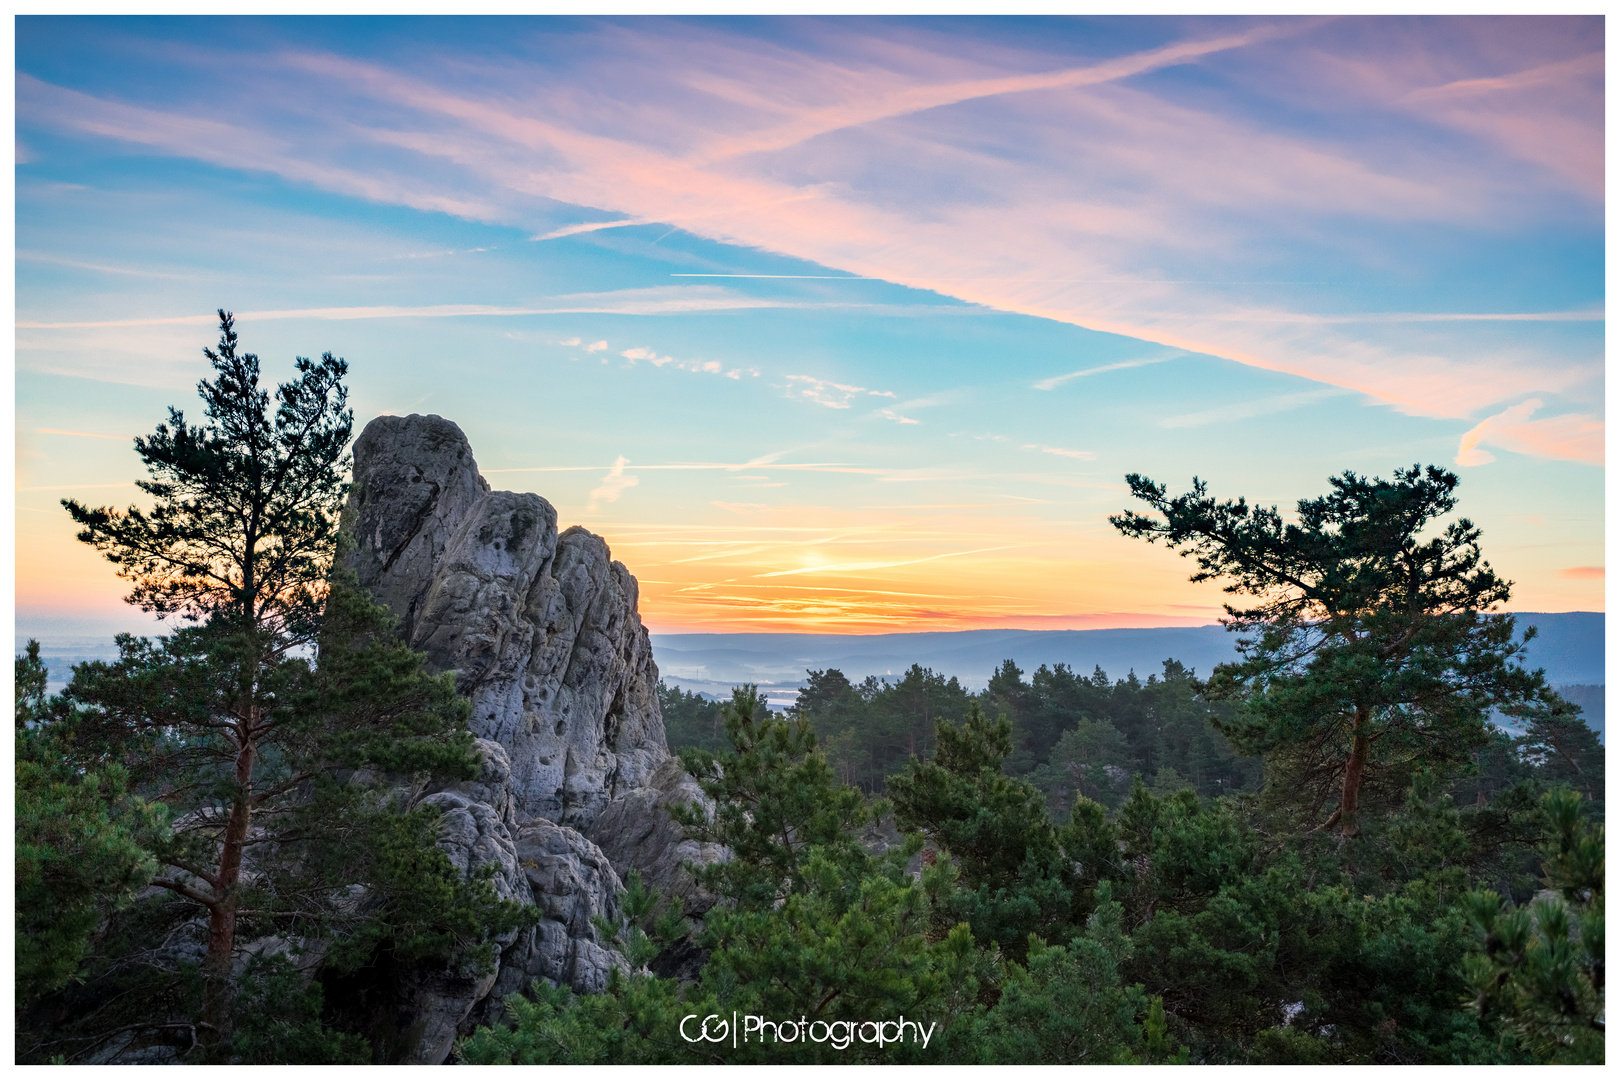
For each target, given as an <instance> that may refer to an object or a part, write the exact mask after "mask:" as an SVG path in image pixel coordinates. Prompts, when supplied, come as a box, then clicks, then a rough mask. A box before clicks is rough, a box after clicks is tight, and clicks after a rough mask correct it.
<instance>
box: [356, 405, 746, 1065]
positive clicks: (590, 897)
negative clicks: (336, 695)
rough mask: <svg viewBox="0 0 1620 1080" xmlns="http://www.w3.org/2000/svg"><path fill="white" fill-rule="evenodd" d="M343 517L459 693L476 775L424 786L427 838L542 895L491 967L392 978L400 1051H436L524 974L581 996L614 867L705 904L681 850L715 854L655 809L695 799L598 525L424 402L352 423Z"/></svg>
mask: <svg viewBox="0 0 1620 1080" xmlns="http://www.w3.org/2000/svg"><path fill="white" fill-rule="evenodd" d="M344 530H345V533H346V534H347V537H348V540H349V543H348V545H347V547H346V552H347V554H346V556H345V557H346V559H347V560H348V565H349V566H350V567H351V568H352V569H353V570H354V571H355V572H356V573H357V575H358V576H359V579H360V584H361V585H362V586H363V587H364V588H365V589H367V590H368V591H369V592H370V594H371V596H372V598H373V599H375V600H377V601H379V602H380V603H383V604H386V605H387V606H388V608H389V609H390V610H392V611H393V613H394V614H395V615H396V616H397V617H398V618H399V629H400V633H401V635H402V636H403V637H404V638H405V640H406V641H407V642H408V643H409V644H410V645H411V647H412V648H415V649H418V650H420V651H422V652H424V653H426V654H427V658H428V666H429V667H430V668H431V669H433V670H435V671H454V672H455V673H456V685H457V688H458V689H459V690H460V691H461V692H462V693H464V694H466V695H467V696H468V697H470V698H471V699H472V703H473V713H472V721H471V723H472V729H473V732H474V734H475V735H477V736H478V737H479V739H478V743H477V748H478V752H479V755H480V757H481V759H482V768H481V769H480V772H479V775H478V776H477V777H476V778H474V779H472V780H467V781H463V782H460V783H457V784H453V785H449V786H446V787H443V788H441V789H438V790H434V789H429V791H428V793H426V794H424V795H423V796H422V797H421V799H420V802H422V803H425V804H428V805H431V806H436V807H438V808H439V810H440V811H441V817H440V822H439V838H438V843H439V847H440V848H442V849H443V850H444V851H445V853H446V854H447V855H448V856H449V858H450V861H451V862H452V863H453V864H454V865H455V866H456V867H457V868H459V869H460V870H462V871H463V872H464V873H469V874H470V873H474V872H477V871H479V870H481V869H483V868H485V867H489V866H493V867H494V877H493V884H494V888H495V892H496V894H497V895H499V896H500V897H502V898H504V899H511V900H516V901H519V902H521V903H524V904H530V903H532V904H534V905H535V906H536V907H537V908H539V910H540V916H541V918H540V922H539V924H538V925H536V926H533V927H530V928H527V929H524V930H521V931H515V932H513V933H511V934H509V935H507V936H506V937H504V938H502V939H501V940H499V941H497V942H496V945H497V946H498V948H499V951H500V954H499V959H498V963H497V964H496V966H495V967H494V968H493V969H491V970H488V971H480V970H478V968H477V966H476V965H473V964H466V965H463V966H461V967H457V968H453V969H447V970H443V971H425V972H416V973H413V974H412V975H411V976H410V978H409V985H405V986H402V987H400V990H401V993H402V995H403V998H404V999H405V1000H406V1001H407V1002H408V1004H407V1005H406V1006H405V1009H404V1016H405V1017H406V1018H407V1020H408V1023H409V1031H408V1034H407V1038H406V1042H407V1044H408V1045H410V1046H411V1047H412V1048H413V1049H412V1050H411V1052H410V1054H409V1058H410V1060H412V1061H415V1062H423V1063H438V1062H442V1061H444V1060H445V1059H446V1057H447V1056H448V1055H449V1053H450V1049H451V1046H452V1045H453V1043H454V1040H455V1038H456V1037H457V1036H458V1035H466V1034H469V1033H470V1032H471V1030H472V1028H473V1027H474V1026H475V1025H477V1024H488V1023H492V1022H495V1021H496V1020H499V1019H500V1018H501V1013H502V1004H503V1000H504V999H505V998H506V997H507V995H509V994H512V993H515V992H522V991H526V990H528V988H529V985H530V983H532V982H533V981H534V980H535V979H545V980H548V981H549V982H551V983H553V984H560V985H567V986H570V987H572V988H573V989H574V990H576V991H579V992H582V993H592V992H598V991H601V990H602V989H603V988H604V987H605V986H606V985H607V982H608V978H609V975H610V974H611V973H612V971H613V970H615V969H624V968H625V967H626V966H627V965H626V961H625V959H624V957H623V956H622V955H620V954H619V953H618V952H617V951H615V950H614V949H613V947H612V942H611V941H610V940H605V939H604V938H603V936H602V931H601V929H600V928H599V925H598V924H599V923H601V924H603V925H606V926H609V927H615V928H616V927H618V926H620V924H621V923H622V921H623V913H622V912H621V910H620V907H619V891H620V890H621V889H622V888H623V884H622V875H623V874H625V873H628V872H629V871H630V870H631V869H637V870H640V871H641V873H642V875H643V877H644V879H645V880H646V881H647V882H648V884H650V885H652V886H654V887H656V888H658V889H660V890H661V891H663V892H665V893H666V894H669V895H672V896H675V897H678V898H679V899H680V901H681V903H682V905H683V906H684V908H685V911H686V914H688V915H691V916H695V917H701V916H702V915H703V913H704V912H706V911H707V910H708V909H709V907H710V906H711V905H712V904H713V902H714V901H713V899H712V898H711V897H709V896H707V895H706V894H704V893H703V892H702V891H701V890H700V889H698V887H697V884H696V881H695V880H694V879H693V878H692V875H691V874H690V872H688V871H687V870H686V869H685V868H684V865H683V864H684V863H686V862H688V861H690V862H693V863H698V864H705V863H709V862H713V861H715V860H717V859H719V858H722V857H724V854H725V852H724V849H722V848H720V847H718V846H717V845H713V844H699V843H697V842H695V841H689V840H687V839H686V838H685V835H684V833H683V832H682V830H681V828H680V827H679V826H677V825H675V823H674V822H672V821H671V820H670V819H669V814H668V807H669V806H670V805H674V804H683V803H689V802H699V803H701V802H703V800H704V796H703V794H702V792H701V791H700V790H699V789H698V787H697V785H696V784H695V783H693V782H692V780H691V778H690V777H688V776H687V775H686V774H685V773H684V772H683V771H682V770H681V768H680V765H679V763H678V762H676V761H675V760H674V759H672V758H670V756H669V751H668V749H667V748H666V746H665V742H664V722H663V717H662V716H661V715H660V713H659V709H658V694H657V685H658V669H657V667H656V666H655V665H654V664H653V659H652V648H651V646H650V644H649V643H648V640H647V632H646V630H645V629H644V628H643V627H642V625H641V618H640V616H639V615H638V614H637V611H636V599H637V596H636V579H635V578H633V577H631V576H630V573H629V571H627V570H626V569H625V568H624V565H623V564H622V563H617V562H614V561H612V558H611V556H610V555H609V552H608V548H607V544H606V543H604V542H603V541H602V539H601V538H600V537H598V536H593V535H592V534H590V533H589V532H586V531H585V530H584V529H580V528H571V529H566V530H564V531H562V532H561V533H559V532H558V530H557V512H556V511H555V510H554V509H552V507H551V505H550V504H549V503H547V502H546V501H545V500H544V499H542V498H540V497H539V496H538V495H519V494H513V493H512V492H509V491H491V490H490V488H489V485H488V484H487V483H485V482H484V480H483V479H482V478H481V477H480V476H479V475H478V466H477V463H476V462H474V460H473V456H472V450H471V448H470V447H469V446H468V445H467V439H466V436H464V435H463V434H462V432H461V429H460V428H458V427H456V425H454V424H452V423H450V422H449V421H448V420H444V419H442V418H440V417H437V416H404V417H399V416H384V417H379V418H378V419H376V420H373V421H372V422H371V423H370V424H368V425H367V426H366V430H365V431H364V433H362V434H361V436H360V438H359V440H358V441H357V442H356V443H355V447H354V487H353V491H352V494H351V495H350V498H349V507H348V512H347V513H346V515H345V521H344ZM593 841H594V842H593Z"/></svg>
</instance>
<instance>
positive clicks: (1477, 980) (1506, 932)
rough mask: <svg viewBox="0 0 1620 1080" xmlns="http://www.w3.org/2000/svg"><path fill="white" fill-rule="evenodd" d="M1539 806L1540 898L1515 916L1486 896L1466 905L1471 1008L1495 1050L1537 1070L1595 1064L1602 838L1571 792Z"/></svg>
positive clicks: (1598, 1053) (1600, 1009)
mask: <svg viewBox="0 0 1620 1080" xmlns="http://www.w3.org/2000/svg"><path fill="white" fill-rule="evenodd" d="M1542 805H1543V807H1544V809H1545V812H1546V818H1547V824H1548V831H1549V833H1550V839H1549V841H1548V843H1547V845H1546V848H1545V851H1544V855H1545V859H1546V861H1545V862H1544V863H1543V868H1544V870H1545V872H1546V877H1545V879H1544V881H1545V884H1546V885H1547V893H1545V894H1543V896H1542V897H1541V898H1539V899H1537V900H1536V901H1535V902H1534V903H1532V904H1530V905H1528V906H1524V907H1517V908H1514V907H1507V906H1504V904H1503V901H1502V898H1501V897H1500V896H1498V895H1497V894H1496V893H1495V892H1492V891H1490V890H1481V891H1478V892H1473V893H1470V894H1469V895H1468V897H1467V901H1466V910H1467V913H1468V917H1469V921H1470V922H1471V923H1472V925H1473V927H1474V929H1475V931H1476V932H1477V933H1478V935H1479V945H1478V947H1477V951H1475V952H1473V953H1471V954H1470V955H1469V957H1468V959H1467V967H1466V970H1467V974H1468V979H1469V982H1470V983H1471V984H1472V987H1473V989H1474V1000H1473V1003H1472V1005H1473V1009H1474V1010H1475V1012H1476V1013H1477V1014H1478V1015H1479V1016H1480V1017H1481V1019H1482V1020H1484V1021H1485V1022H1486V1023H1488V1024H1490V1025H1491V1026H1492V1027H1494V1028H1495V1029H1496V1030H1497V1031H1498V1032H1499V1033H1500V1034H1499V1038H1500V1039H1501V1040H1502V1042H1503V1043H1512V1044H1516V1045H1518V1046H1520V1047H1524V1048H1526V1049H1528V1050H1529V1051H1530V1052H1531V1053H1533V1054H1534V1056H1535V1058H1536V1060H1538V1061H1549V1062H1557V1063H1565V1064H1602V1063H1603V1059H1604V1050H1603V1039H1604V1021H1603V1017H1604V991H1603V965H1604V949H1603V945H1604V939H1603V878H1604V862H1605V856H1604V830H1603V826H1602V825H1595V824H1592V823H1591V822H1589V821H1587V820H1585V819H1584V817H1583V815H1582V813H1581V797H1580V796H1579V795H1578V794H1576V793H1574V792H1571V791H1568V790H1555V791H1550V792H1548V793H1547V794H1546V796H1544V798H1543V800H1542Z"/></svg>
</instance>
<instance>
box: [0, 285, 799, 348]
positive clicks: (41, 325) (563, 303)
mask: <svg viewBox="0 0 1620 1080" xmlns="http://www.w3.org/2000/svg"><path fill="white" fill-rule="evenodd" d="M785 306H793V305H791V304H786V303H783V302H779V301H772V300H767V299H760V298H756V297H749V296H743V295H740V294H737V293H733V292H730V291H729V290H726V289H721V288H718V287H715V286H704V285H689V286H682V285H667V286H656V287H654V288H650V289H620V290H617V291H615V292H605V293H573V294H569V295H565V296H558V297H553V298H552V299H551V301H550V302H549V303H546V304H541V305H535V306H532V307H509V306H502V305H496V304H423V305H399V304H378V305H375V306H371V307H322V308H289V309H283V310H276V311H239V312H237V313H236V317H237V318H238V319H239V320H243V321H247V320H253V319H265V320H270V319H332V320H344V319H452V318H471V317H480V316H481V317H500V318H511V317H517V316H525V315H680V314H686V313H689V312H697V311H732V310H746V309H750V308H771V307H785ZM218 321H219V317H218V316H217V315H215V314H212V313H210V314H207V315H169V316H159V317H156V318H143V319H102V320H96V321H86V322H39V321H31V320H19V321H18V322H17V324H16V325H17V327H18V328H19V329H25V330H67V329H83V328H87V327H96V326H163V325H197V324H213V323H217V322H218ZM607 347H608V346H607V342H605V341H598V342H594V343H593V344H591V345H588V346H586V351H587V352H600V351H601V350H603V349H606V348H607Z"/></svg>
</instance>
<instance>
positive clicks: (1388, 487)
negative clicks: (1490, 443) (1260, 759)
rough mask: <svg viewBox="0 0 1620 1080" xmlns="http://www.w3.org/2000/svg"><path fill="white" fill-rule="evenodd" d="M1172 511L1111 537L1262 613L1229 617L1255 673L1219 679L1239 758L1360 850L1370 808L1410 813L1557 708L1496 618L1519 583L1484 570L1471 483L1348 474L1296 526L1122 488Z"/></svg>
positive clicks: (1234, 504)
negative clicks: (1132, 541)
mask: <svg viewBox="0 0 1620 1080" xmlns="http://www.w3.org/2000/svg"><path fill="white" fill-rule="evenodd" d="M1126 480H1127V482H1128V483H1129V484H1130V486H1131V491H1132V493H1133V494H1134V495H1135V496H1136V497H1137V498H1139V499H1141V500H1143V501H1144V502H1146V503H1148V504H1149V505H1150V506H1151V507H1153V509H1154V510H1156V511H1158V515H1159V516H1157V517H1149V516H1145V515H1141V514H1136V513H1132V512H1130V511H1126V512H1124V513H1121V514H1118V515H1115V516H1114V517H1112V518H1110V519H1109V520H1110V521H1111V522H1112V524H1113V525H1114V526H1115V527H1116V528H1118V529H1119V530H1120V531H1121V532H1122V533H1124V534H1125V535H1127V536H1134V537H1139V538H1141V539H1144V540H1147V541H1148V542H1150V543H1153V542H1158V541H1163V542H1164V543H1165V544H1166V545H1167V546H1169V547H1171V548H1174V549H1177V550H1179V551H1180V552H1181V554H1182V555H1183V556H1189V555H1190V556H1194V557H1195V558H1196V559H1197V562H1198V567H1199V569H1198V572H1197V573H1195V574H1194V575H1193V576H1192V580H1193V581H1195V582H1198V581H1210V580H1224V581H1226V582H1227V585H1226V591H1227V592H1228V593H1233V594H1242V595H1246V596H1248V597H1250V598H1252V600H1253V606H1251V607H1246V608H1242V609H1240V608H1237V607H1234V606H1232V605H1231V604H1228V605H1226V611H1227V614H1228V616H1229V619H1228V625H1229V627H1230V628H1231V629H1234V630H1236V631H1239V632H1243V633H1245V634H1247V635H1248V636H1246V637H1244V638H1243V639H1241V641H1240V644H1239V650H1240V652H1241V653H1242V656H1243V659H1242V660H1241V661H1239V662H1238V663H1234V664H1224V665H1221V666H1220V667H1218V668H1217V669H1216V670H1215V672H1214V674H1213V676H1212V678H1211V680H1210V684H1209V691H1210V693H1211V695H1212V696H1215V697H1220V696H1227V697H1233V698H1238V699H1240V700H1241V701H1242V703H1243V709H1242V712H1241V713H1240V715H1239V716H1238V717H1237V718H1235V719H1234V720H1233V721H1231V722H1230V723H1228V724H1226V725H1225V726H1224V729H1225V731H1226V732H1227V734H1228V735H1229V736H1230V737H1231V738H1232V740H1233V742H1234V743H1235V744H1236V745H1237V746H1238V747H1239V748H1240V749H1243V750H1247V751H1249V752H1255V753H1264V754H1266V755H1267V764H1268V773H1269V775H1268V783H1269V787H1270V788H1271V789H1272V790H1273V792H1290V793H1293V796H1294V797H1296V798H1297V799H1298V800H1299V801H1300V802H1302V803H1303V804H1304V808H1305V811H1306V812H1315V813H1322V812H1324V811H1325V809H1326V807H1327V806H1328V805H1329V804H1334V805H1333V809H1332V811H1331V813H1329V814H1328V815H1327V817H1326V820H1323V821H1321V823H1320V824H1319V825H1318V826H1317V827H1318V828H1319V829H1324V830H1325V829H1331V828H1333V827H1334V826H1338V828H1339V830H1340V831H1341V833H1343V834H1345V835H1352V834H1354V833H1355V832H1356V831H1357V828H1358V815H1359V813H1360V811H1361V808H1362V805H1363V803H1364V802H1365V801H1366V797H1367V793H1368V792H1369V791H1371V792H1373V793H1375V794H1376V795H1377V797H1378V798H1379V799H1381V800H1382V801H1384V802H1385V803H1386V804H1387V803H1390V802H1392V801H1394V800H1398V799H1399V798H1400V797H1401V796H1402V794H1403V793H1404V791H1405V790H1406V788H1407V786H1408V781H1409V778H1410V777H1411V776H1412V775H1413V774H1414V773H1415V772H1416V771H1418V770H1420V769H1423V768H1436V769H1440V770H1442V771H1451V770H1455V769H1458V768H1460V767H1462V766H1463V765H1464V764H1465V763H1466V762H1468V760H1469V759H1470V757H1471V756H1472V755H1473V754H1474V753H1475V751H1477V750H1478V749H1479V748H1480V747H1482V746H1484V745H1485V744H1486V742H1487V741H1488V739H1489V731H1490V727H1489V724H1488V721H1487V716H1488V714H1489V711H1490V710H1491V709H1492V708H1493V707H1494V708H1498V709H1502V710H1503V711H1506V712H1509V713H1514V712H1521V711H1523V710H1525V709H1527V708H1530V707H1532V706H1533V704H1534V703H1535V702H1536V701H1538V700H1541V699H1543V698H1544V697H1545V696H1546V695H1549V694H1550V693H1551V691H1550V690H1548V689H1547V687H1546V683H1545V681H1544V680H1543V678H1542V677H1541V674H1540V673H1539V672H1535V673H1532V672H1528V671H1525V670H1524V669H1523V668H1522V667H1521V666H1520V665H1519V663H1518V661H1519V660H1520V658H1521V657H1522V654H1523V649H1524V643H1525V642H1526V641H1528V640H1529V638H1530V637H1531V635H1532V632H1533V631H1527V632H1526V633H1525V636H1524V638H1523V639H1516V638H1515V636H1514V622H1513V617H1512V616H1511V615H1506V614H1490V613H1489V612H1490V611H1491V609H1493V608H1495V607H1496V606H1498V605H1500V604H1502V603H1505V602H1506V601H1507V599H1508V596H1509V590H1510V586H1511V583H1510V582H1508V581H1505V580H1503V579H1502V578H1500V577H1498V576H1497V574H1496V572H1495V571H1494V570H1492V569H1491V567H1490V564H1489V563H1487V562H1485V561H1484V559H1483V558H1482V556H1481V554H1480V548H1479V536H1480V533H1479V529H1478V528H1476V527H1475V526H1474V524H1473V523H1472V522H1470V521H1469V520H1467V519H1466V518H1463V519H1459V520H1456V521H1453V522H1451V523H1450V524H1448V525H1445V526H1444V527H1443V528H1438V527H1437V528H1435V530H1434V531H1433V532H1432V533H1431V532H1430V531H1429V530H1430V529H1431V526H1432V525H1434V523H1436V522H1437V521H1438V519H1440V518H1443V517H1445V516H1446V515H1448V514H1449V513H1450V512H1451V511H1452V510H1453V509H1455V507H1456V504H1457V500H1456V495H1455V490H1456V486H1457V477H1456V476H1455V475H1454V474H1452V473H1449V472H1446V471H1444V470H1442V469H1438V468H1435V467H1433V466H1430V467H1429V468H1428V469H1423V468H1421V467H1419V466H1416V465H1414V466H1412V468H1410V469H1398V470H1396V472H1395V476H1394V479H1393V480H1381V479H1373V480H1367V479H1366V478H1364V477H1361V476H1357V475H1356V474H1354V473H1350V472H1347V473H1344V474H1343V475H1341V476H1336V477H1332V478H1331V479H1330V480H1329V483H1330V485H1331V488H1332V490H1331V491H1330V492H1329V493H1328V494H1326V495H1324V496H1321V497H1319V498H1316V499H1302V500H1300V502H1299V504H1298V507H1297V520H1296V521H1292V522H1289V521H1285V520H1284V519H1283V516H1282V515H1281V514H1280V513H1279V512H1278V511H1277V508H1276V507H1271V508H1269V509H1267V508H1262V507H1251V506H1249V505H1248V503H1247V502H1245V501H1244V500H1243V499H1238V500H1236V501H1227V502H1217V501H1216V500H1215V499H1214V498H1212V497H1211V496H1210V495H1209V494H1208V490H1207V488H1206V486H1205V484H1204V483H1203V482H1202V481H1200V480H1198V479H1196V478H1195V479H1194V480H1193V487H1192V490H1191V491H1190V492H1188V493H1187V494H1184V495H1178V496H1175V497H1173V498H1172V497H1169V496H1167V495H1166V493H1165V488H1164V486H1163V485H1162V484H1155V483H1154V482H1153V481H1151V480H1149V479H1148V478H1147V477H1144V476H1139V475H1137V474H1134V473H1133V474H1131V475H1129V476H1127V477H1126Z"/></svg>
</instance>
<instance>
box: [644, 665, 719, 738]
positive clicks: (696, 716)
mask: <svg viewBox="0 0 1620 1080" xmlns="http://www.w3.org/2000/svg"><path fill="white" fill-rule="evenodd" d="M658 708H659V711H660V712H662V713H663V716H664V739H665V741H667V742H668V744H669V746H670V747H671V748H672V749H676V750H679V749H681V748H682V747H688V746H690V747H697V748H700V749H703V750H711V751H713V750H722V749H724V748H725V745H726V725H725V721H724V719H723V718H722V717H723V714H724V712H725V703H724V702H720V701H714V700H711V699H709V698H706V697H704V696H703V695H702V694H695V693H692V692H690V691H687V690H682V689H681V688H680V687H678V686H670V685H669V684H668V683H666V682H664V680H662V679H659V680H658Z"/></svg>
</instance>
